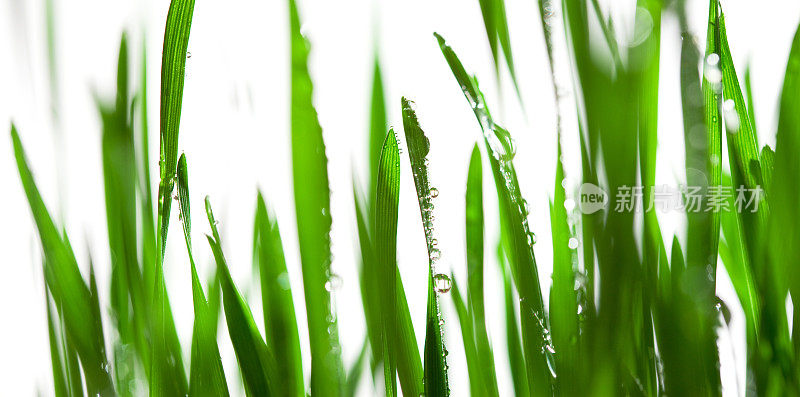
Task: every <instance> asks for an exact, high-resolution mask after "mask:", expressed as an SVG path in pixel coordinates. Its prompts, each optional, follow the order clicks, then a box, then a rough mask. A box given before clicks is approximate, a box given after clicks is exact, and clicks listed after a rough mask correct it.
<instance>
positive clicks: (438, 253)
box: [429, 248, 442, 261]
mask: <svg viewBox="0 0 800 397" xmlns="http://www.w3.org/2000/svg"><path fill="white" fill-rule="evenodd" d="M429 257H430V259H431V260H432V261H437V260H439V258H441V257H442V251H439V249H438V248H434V249H432V250H431V252H430V254H429Z"/></svg>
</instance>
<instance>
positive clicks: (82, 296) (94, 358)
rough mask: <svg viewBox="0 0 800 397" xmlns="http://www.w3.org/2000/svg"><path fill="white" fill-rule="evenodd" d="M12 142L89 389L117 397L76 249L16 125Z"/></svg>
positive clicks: (50, 282) (51, 284)
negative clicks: (48, 202) (47, 200)
mask: <svg viewBox="0 0 800 397" xmlns="http://www.w3.org/2000/svg"><path fill="white" fill-rule="evenodd" d="M11 140H12V142H13V145H14V156H15V158H16V162H17V168H18V170H19V176H20V179H21V181H22V186H23V188H24V189H25V194H26V196H27V198H28V204H29V205H30V208H31V213H32V214H33V218H34V221H35V222H36V227H37V228H38V230H39V239H40V240H41V243H42V248H43V251H44V255H45V280H46V282H47V287H48V289H49V290H50V293H51V294H52V296H53V300H54V302H55V304H56V307H57V308H58V309H59V315H60V316H61V317H62V318H63V319H64V325H65V327H66V334H67V335H68V338H69V340H70V343H71V344H73V345H74V348H75V350H76V351H77V352H78V356H79V358H80V360H81V365H82V367H83V370H84V373H85V375H86V380H87V383H88V386H89V388H90V389H91V390H94V391H97V392H98V393H100V394H102V395H113V394H114V389H113V384H112V381H111V375H110V374H109V372H108V361H107V360H106V357H105V352H104V351H105V342H104V341H103V335H102V334H99V333H98V332H97V331H98V330H97V327H95V324H96V323H97V322H99V321H100V319H96V318H94V313H95V310H94V309H93V308H92V295H91V292H90V291H89V288H88V286H87V285H86V282H85V281H84V280H83V277H82V276H81V273H80V270H79V269H78V263H77V261H76V259H75V256H74V254H73V253H72V249H71V248H70V247H69V245H68V243H67V241H66V240H65V239H64V238H63V237H62V236H61V234H59V232H58V229H57V227H56V225H55V223H54V222H53V218H52V217H51V216H50V213H49V211H48V210H47V207H45V205H44V201H43V200H42V196H41V195H40V193H39V189H38V188H37V187H36V182H35V181H34V180H33V174H32V173H31V170H30V168H29V167H28V160H27V158H26V156H25V150H24V149H23V147H22V142H21V141H20V138H19V134H18V133H17V129H16V127H15V126H14V124H11Z"/></svg>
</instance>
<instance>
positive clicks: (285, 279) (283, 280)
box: [276, 272, 290, 291]
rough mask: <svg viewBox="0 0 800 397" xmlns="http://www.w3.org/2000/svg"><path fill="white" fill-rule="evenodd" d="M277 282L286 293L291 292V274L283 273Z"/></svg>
mask: <svg viewBox="0 0 800 397" xmlns="http://www.w3.org/2000/svg"><path fill="white" fill-rule="evenodd" d="M276 281H277V282H278V285H279V286H280V287H281V289H283V290H284V291H288V290H289V287H290V285H289V273H286V272H283V273H281V274H279V275H278V277H277V278H276Z"/></svg>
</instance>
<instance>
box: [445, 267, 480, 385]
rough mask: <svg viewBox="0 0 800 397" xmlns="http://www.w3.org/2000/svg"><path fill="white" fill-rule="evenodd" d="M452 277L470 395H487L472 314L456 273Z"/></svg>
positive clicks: (451, 293)
mask: <svg viewBox="0 0 800 397" xmlns="http://www.w3.org/2000/svg"><path fill="white" fill-rule="evenodd" d="M450 279H451V280H453V281H452V282H453V290H452V291H451V292H450V296H452V297H453V305H454V306H455V308H456V315H457V316H458V324H459V326H460V327H461V341H462V343H463V344H464V355H465V356H466V359H467V374H468V375H469V390H470V395H473V396H484V395H486V386H485V385H484V383H483V381H484V379H483V374H482V373H481V370H483V369H484V367H482V365H481V364H482V362H481V361H480V359H479V358H478V351H477V349H476V347H475V329H474V327H473V324H472V316H471V315H470V313H469V311H468V310H467V306H466V305H465V304H464V298H462V297H461V290H460V289H459V288H458V283H457V282H456V278H455V275H453V274H451V275H450Z"/></svg>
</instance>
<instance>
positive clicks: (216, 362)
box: [178, 154, 228, 396]
mask: <svg viewBox="0 0 800 397" xmlns="http://www.w3.org/2000/svg"><path fill="white" fill-rule="evenodd" d="M178 197H179V198H180V215H181V217H180V218H181V223H182V225H183V235H184V238H185V239H186V250H187V252H188V254H189V264H190V265H191V272H192V303H193V305H194V328H193V330H192V361H191V369H190V371H189V393H190V394H191V395H200V394H206V393H207V394H209V395H214V396H227V395H228V384H227V381H226V380H225V372H224V371H223V369H222V360H221V359H220V355H219V347H218V346H217V331H216V329H217V319H216V317H212V313H211V311H210V309H209V307H208V301H206V296H205V294H204V293H203V286H202V284H201V283H200V278H199V277H198V276H197V267H196V266H195V262H194V255H192V215H191V209H190V206H189V203H190V201H189V176H188V170H187V166H186V156H185V155H183V154H181V157H180V158H179V159H178Z"/></svg>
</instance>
